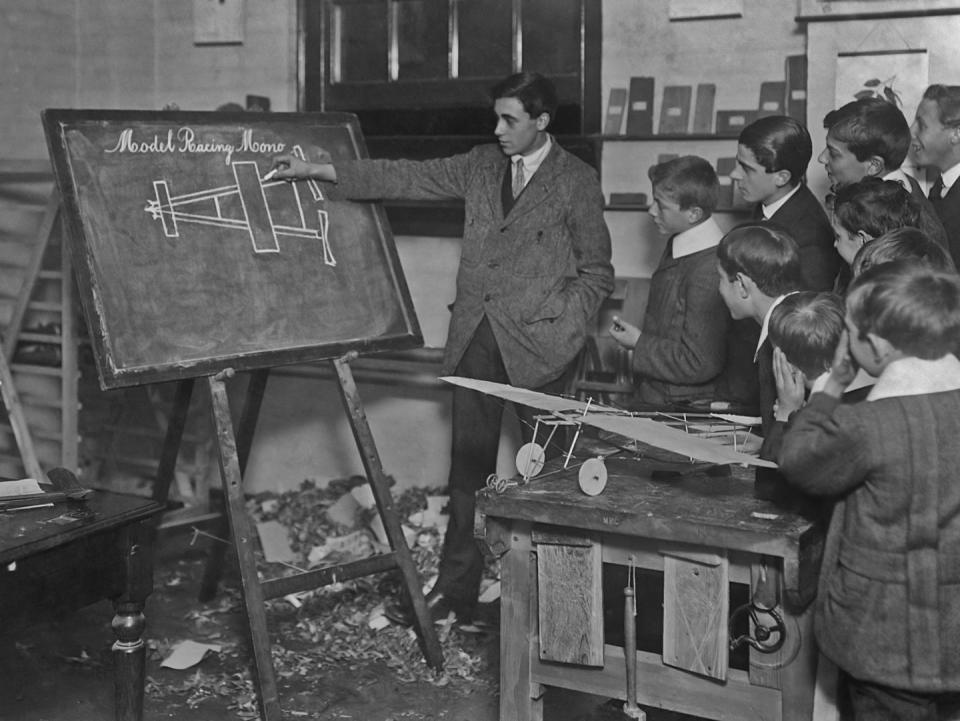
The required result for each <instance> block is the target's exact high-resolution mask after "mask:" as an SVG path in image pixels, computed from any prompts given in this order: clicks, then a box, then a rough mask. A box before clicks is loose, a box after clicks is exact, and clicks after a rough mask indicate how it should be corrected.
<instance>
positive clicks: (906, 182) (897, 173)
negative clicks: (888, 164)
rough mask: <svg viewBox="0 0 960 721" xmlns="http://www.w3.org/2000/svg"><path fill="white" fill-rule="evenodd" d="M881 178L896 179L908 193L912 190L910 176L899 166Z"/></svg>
mask: <svg viewBox="0 0 960 721" xmlns="http://www.w3.org/2000/svg"><path fill="white" fill-rule="evenodd" d="M882 180H896V181H897V182H898V183H900V185H902V186H903V187H904V189H905V190H906V191H907V192H908V193H912V192H913V186H911V185H910V176H909V175H907V174H906V173H904V172H903V171H902V170H901V169H900V168H897V169H896V170H894V171H892V172H890V173H887V174H886V175H884V176H883V178H882Z"/></svg>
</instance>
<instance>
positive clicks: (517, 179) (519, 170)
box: [513, 158, 524, 198]
mask: <svg viewBox="0 0 960 721" xmlns="http://www.w3.org/2000/svg"><path fill="white" fill-rule="evenodd" d="M514 165H515V169H514V172H513V197H514V198H516V197H517V196H518V195H520V192H521V191H522V190H523V181H524V177H523V158H517V161H516V163H514Z"/></svg>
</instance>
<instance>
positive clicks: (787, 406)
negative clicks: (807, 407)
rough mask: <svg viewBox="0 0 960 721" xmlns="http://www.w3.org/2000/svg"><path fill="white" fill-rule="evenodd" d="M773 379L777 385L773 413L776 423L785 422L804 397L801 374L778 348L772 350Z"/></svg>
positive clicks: (804, 391)
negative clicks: (775, 405) (775, 404)
mask: <svg viewBox="0 0 960 721" xmlns="http://www.w3.org/2000/svg"><path fill="white" fill-rule="evenodd" d="M773 378H774V380H775V381H776V384H777V407H776V410H775V413H774V416H775V418H776V419H777V420H778V421H785V420H787V419H788V418H789V417H790V414H791V413H793V412H794V411H798V410H800V407H801V406H802V405H803V401H804V398H805V397H806V386H805V385H804V382H803V380H804V378H803V373H802V372H801V371H800V369H799V368H797V367H796V366H795V365H793V364H792V363H790V361H788V360H787V356H786V355H784V353H783V351H782V350H780V349H779V348H774V349H773Z"/></svg>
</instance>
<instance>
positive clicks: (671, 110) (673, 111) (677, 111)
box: [667, 108, 682, 118]
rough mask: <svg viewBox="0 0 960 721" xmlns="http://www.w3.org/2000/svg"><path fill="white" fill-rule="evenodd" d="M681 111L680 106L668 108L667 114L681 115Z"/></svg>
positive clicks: (674, 116)
mask: <svg viewBox="0 0 960 721" xmlns="http://www.w3.org/2000/svg"><path fill="white" fill-rule="evenodd" d="M681 112H682V111H681V110H680V108H667V115H669V116H670V117H671V118H677V117H680V114H681Z"/></svg>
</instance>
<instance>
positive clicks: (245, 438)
mask: <svg viewBox="0 0 960 721" xmlns="http://www.w3.org/2000/svg"><path fill="white" fill-rule="evenodd" d="M269 377H270V370H269V369H261V370H257V371H253V372H252V373H251V374H250V381H249V385H248V386H247V394H246V398H245V399H244V405H243V411H242V413H241V415H240V425H239V427H238V428H237V460H238V462H239V464H240V476H241V477H242V476H243V474H244V473H245V472H246V470H247V460H248V459H249V458H250V447H251V446H252V445H253V434H254V431H255V430H256V427H257V417H258V416H259V415H260V406H261V404H262V403H263V394H264V391H265V390H266V387H267V379H268V378H269ZM213 533H214V535H215V536H216V537H217V538H227V537H228V535H229V533H230V524H229V523H228V522H227V516H226V514H224V515H222V516H221V517H220V520H219V521H217V525H216V527H215V529H214V531H213ZM209 548H210V550H209V551H208V553H207V562H206V565H204V567H203V580H202V581H201V582H200V593H199V595H198V600H199V601H200V602H201V603H206V602H207V601H210V600H212V599H213V597H214V596H216V595H217V587H218V586H219V585H220V579H221V578H223V567H224V562H225V561H226V554H227V544H225V543H217V542H213V543H211V544H210V547H209Z"/></svg>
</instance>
